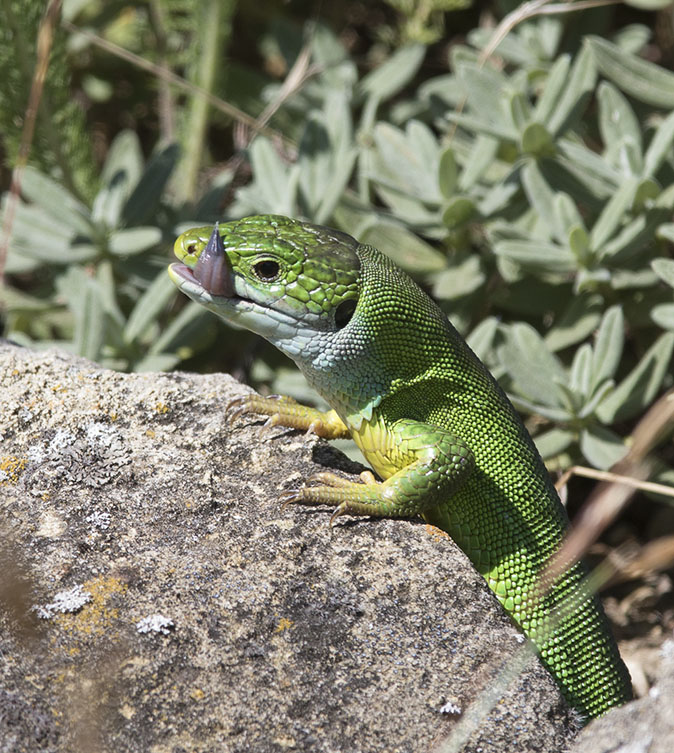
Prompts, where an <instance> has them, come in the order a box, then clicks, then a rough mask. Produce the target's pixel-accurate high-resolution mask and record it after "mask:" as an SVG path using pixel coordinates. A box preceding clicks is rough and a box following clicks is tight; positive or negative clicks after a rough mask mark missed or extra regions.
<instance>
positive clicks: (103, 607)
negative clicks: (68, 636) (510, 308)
mask: <svg viewBox="0 0 674 753" xmlns="http://www.w3.org/2000/svg"><path fill="white" fill-rule="evenodd" d="M127 588H128V586H127V584H126V583H124V582H123V581H121V580H120V579H119V578H113V577H109V578H103V577H100V578H93V579H92V580H88V581H86V583H83V584H82V590H83V591H86V592H87V593H90V594H91V601H90V602H89V603H88V604H85V605H84V606H83V607H82V609H81V610H80V611H79V612H77V613H75V614H61V615H58V616H57V617H55V621H56V622H58V624H59V625H60V626H61V627H63V628H65V629H66V630H70V631H72V632H74V633H78V634H79V635H81V636H92V635H101V634H102V633H104V632H105V631H107V629H108V628H109V626H110V623H111V622H112V621H113V620H116V619H117V618H118V617H119V609H117V607H110V606H108V601H109V600H110V597H111V596H114V595H115V594H122V593H124V592H125V591H126V589H127Z"/></svg>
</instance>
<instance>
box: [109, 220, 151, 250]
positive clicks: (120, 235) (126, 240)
mask: <svg viewBox="0 0 674 753" xmlns="http://www.w3.org/2000/svg"><path fill="white" fill-rule="evenodd" d="M160 241H161V230H160V229H159V228H158V227H130V228H127V229H125V230H116V231H114V232H113V233H112V235H111V236H110V240H109V242H108V249H109V250H110V253H111V254H115V256H131V255H133V254H140V253H142V252H143V251H147V249H148V248H152V247H153V246H156V245H157V244H159V243H160Z"/></svg>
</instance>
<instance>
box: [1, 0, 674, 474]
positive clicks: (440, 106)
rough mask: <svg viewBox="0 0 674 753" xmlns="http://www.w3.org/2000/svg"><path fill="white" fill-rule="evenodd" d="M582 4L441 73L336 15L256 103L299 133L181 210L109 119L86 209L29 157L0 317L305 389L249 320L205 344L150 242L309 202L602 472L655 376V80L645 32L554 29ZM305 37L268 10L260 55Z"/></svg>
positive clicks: (667, 381)
mask: <svg viewBox="0 0 674 753" xmlns="http://www.w3.org/2000/svg"><path fill="white" fill-rule="evenodd" d="M399 5H400V6H401V10H402V11H403V13H407V11H406V10H405V8H402V4H399ZM431 5H433V4H431ZM431 5H428V6H427V7H428V8H430V7H431ZM436 5H437V7H436ZM440 5H442V6H443V7H444V4H439V5H438V4H435V5H433V8H434V9H435V10H437V9H438V8H439V7H440ZM171 7H172V8H173V7H175V8H176V9H177V10H176V15H175V17H174V19H173V20H171V21H170V23H168V26H169V27H170V29H171V32H170V33H171V34H173V35H178V36H180V34H185V35H188V34H189V32H188V31H185V30H181V29H180V28H179V26H180V25H179V24H178V23H176V22H175V19H178V20H179V19H180V18H182V16H181V12H180V8H181V7H182V5H181V4H180V3H179V2H177V0H176V2H175V3H173V4H172V5H171ZM405 7H407V6H405ZM410 8H412V11H413V6H410ZM408 10H409V9H408ZM412 11H410V12H412ZM408 15H409V13H408ZM582 17H583V16H582V14H575V15H573V17H572V18H571V19H570V18H569V16H565V17H563V18H553V17H550V16H543V17H541V18H539V19H534V20H530V21H528V22H526V23H524V24H521V25H520V26H518V27H517V28H516V29H515V30H514V31H512V32H511V33H510V34H509V35H508V36H507V37H506V38H505V39H504V40H503V41H502V42H501V44H500V45H499V47H498V49H497V51H496V60H497V62H493V61H487V62H486V63H484V64H483V63H482V62H481V58H480V54H481V52H482V51H483V49H484V48H485V47H486V45H487V44H488V42H489V40H490V38H491V33H490V32H489V31H488V30H486V29H479V28H478V29H475V30H474V31H472V32H471V33H469V34H468V35H467V40H468V41H467V43H466V44H454V45H453V46H451V48H450V55H449V57H450V65H449V70H448V71H443V72H441V74H440V75H434V76H430V77H429V76H428V75H427V73H426V69H425V67H424V66H425V60H426V56H427V47H426V44H425V42H426V41H427V40H426V39H425V38H422V37H413V36H412V35H409V34H408V35H407V37H406V39H408V40H412V39H414V40H416V41H408V42H406V43H404V44H400V45H399V46H397V47H396V48H395V49H393V50H392V52H391V54H390V55H389V56H388V57H387V59H386V60H385V61H383V62H382V63H381V64H380V65H378V66H376V67H374V68H373V69H371V70H369V71H367V72H363V71H362V70H360V69H359V67H358V65H357V64H356V62H355V60H354V59H352V58H351V56H350V55H349V53H348V51H347V49H346V48H345V47H344V46H343V45H342V43H341V42H340V40H339V39H338V37H337V36H336V35H335V34H334V33H333V32H331V31H330V30H329V29H328V28H327V27H326V26H324V25H321V24H320V23H318V24H315V25H312V26H311V27H310V33H309V35H308V38H309V39H310V40H311V50H310V52H311V63H312V64H313V65H315V66H316V69H317V71H318V72H317V73H315V75H313V76H312V77H311V78H309V79H308V80H307V81H306V82H305V83H304V85H303V86H302V87H301V88H300V89H299V91H297V92H296V93H295V94H294V95H293V96H292V97H290V98H288V99H287V100H284V103H283V105H282V106H281V107H280V108H279V110H278V112H277V114H276V115H275V117H274V119H273V120H272V121H271V126H272V127H273V128H275V129H276V130H277V132H281V133H282V134H283V136H284V137H285V144H286V145H287V144H288V143H290V144H294V147H287V146H283V147H282V146H281V144H282V142H281V140H279V139H277V138H272V137H268V136H257V137H256V138H254V139H253V140H252V141H251V143H250V145H249V146H248V148H247V149H246V152H245V156H246V158H247V165H248V166H249V168H250V178H249V179H247V180H245V181H243V180H241V178H240V176H237V180H236V181H234V182H233V183H234V186H235V188H234V187H233V186H232V185H230V181H231V180H232V178H233V173H232V172H231V171H230V170H221V171H220V172H218V173H217V174H216V177H215V179H214V180H213V181H212V182H211V183H210V184H209V188H208V189H207V190H206V191H205V192H204V196H203V198H202V200H201V202H200V203H199V204H197V205H196V206H192V205H191V204H186V203H185V199H184V198H178V194H176V193H175V192H171V191H170V190H169V191H166V190H164V189H165V187H166V186H167V185H168V184H169V181H170V178H171V173H172V171H173V168H174V166H175V164H176V161H177V158H178V153H177V149H176V148H175V147H169V148H168V149H166V148H165V149H163V150H160V151H158V152H156V153H155V155H154V156H153V157H152V158H151V159H150V161H149V162H148V164H147V165H143V160H142V157H141V155H140V148H139V145H138V142H137V140H135V139H134V137H133V136H131V135H130V134H128V133H123V134H121V135H120V136H119V137H118V138H117V139H116V140H115V142H113V144H112V146H111V147H110V149H109V152H108V156H107V161H106V163H105V165H104V167H103V170H102V174H101V178H100V182H101V186H102V188H101V189H100V191H99V192H98V194H97V195H96V196H95V198H93V200H92V202H91V205H90V206H89V205H86V204H85V203H82V202H81V201H80V200H78V199H76V198H75V197H74V196H72V195H71V194H70V193H69V192H68V191H66V190H64V188H63V186H62V185H60V183H59V182H58V179H56V180H55V179H54V177H46V174H45V172H44V171H43V172H38V171H37V170H30V171H29V172H27V174H26V177H25V181H24V199H25V202H24V203H23V204H22V205H21V207H20V211H19V213H18V216H17V220H16V223H15V229H14V236H13V242H12V247H11V251H10V256H9V260H8V272H10V273H11V274H12V275H13V277H12V280H13V283H14V284H13V285H12V286H10V287H8V288H6V290H5V291H4V293H3V296H4V300H5V304H6V311H7V333H8V335H9V336H10V337H13V338H15V339H18V340H21V341H25V342H45V341H50V342H53V341H57V342H59V343H60V344H63V343H68V347H70V348H71V349H74V350H76V351H77V352H79V353H82V354H84V355H87V356H88V357H92V358H96V359H98V360H101V361H102V362H104V363H106V364H109V365H113V366H115V367H118V368H125V369H139V368H170V367H172V366H174V365H176V364H177V363H179V362H180V360H182V359H185V358H190V357H192V356H194V355H195V354H200V353H201V354H202V356H203V357H204V358H206V359H208V360H207V361H206V365H207V367H209V368H218V367H220V368H222V367H223V365H227V366H229V367H230V368H233V369H234V370H238V371H239V373H240V372H241V371H247V372H248V373H249V374H250V375H252V377H253V378H254V380H256V381H257V383H258V384H259V383H266V384H270V385H271V388H272V389H274V390H275V391H280V392H290V393H292V394H293V395H295V396H296V397H299V398H303V399H307V394H308V393H307V388H306V386H305V385H303V384H302V383H301V382H299V381H298V380H297V379H296V378H294V377H293V378H289V376H288V374H289V372H288V369H287V368H285V367H284V366H282V365H281V366H279V360H278V359H279V356H278V355H277V354H275V353H273V352H271V351H266V350H264V349H260V348H259V344H257V341H255V342H256V345H255V346H254V347H255V348H256V349H258V350H256V357H253V356H252V352H251V348H252V347H253V346H252V345H251V344H250V343H251V342H253V341H252V340H250V339H249V338H248V335H247V334H246V333H237V334H233V333H230V332H228V333H227V335H226V336H225V335H223V336H222V337H223V339H222V341H221V343H220V346H219V347H218V348H211V349H210V350H206V347H207V346H208V345H210V344H211V343H212V342H213V338H214V337H215V336H216V335H215V334H214V324H213V322H212V321H211V319H210V318H208V317H206V318H203V319H202V313H201V312H200V311H198V310H196V309H195V308H194V307H193V306H192V305H187V306H186V307H184V308H182V309H181V310H180V312H179V313H177V316H174V312H173V310H172V309H171V307H172V306H173V305H174V304H173V301H174V297H173V293H172V290H171V288H170V283H168V282H167V280H166V279H165V276H164V271H163V268H164V267H165V265H166V262H167V254H166V253H164V254H163V255H160V254H159V253H158V249H159V248H160V247H163V248H164V250H165V251H166V249H167V248H168V246H169V245H170V243H171V242H172V239H173V237H174V236H175V234H176V233H177V232H178V231H180V230H181V229H182V228H184V227H186V226H188V225H189V224H197V223H204V222H209V221H212V220H214V219H215V218H216V217H221V218H222V217H223V214H224V219H228V218H236V217H240V216H244V215H248V214H255V213H267V212H271V213H281V214H288V215H292V216H300V217H305V218H307V219H309V220H312V221H315V222H318V223H323V224H329V225H334V226H336V227H339V228H340V229H342V230H345V231H347V232H349V233H350V234H351V235H353V236H355V237H357V238H359V239H360V240H361V241H363V242H366V243H372V244H373V245H376V246H378V247H379V248H380V249H381V250H382V251H384V252H385V253H387V254H389V255H390V256H391V257H392V258H394V259H395V261H396V262H397V263H398V264H400V265H401V266H403V267H404V268H405V269H406V270H407V271H409V272H410V274H412V275H414V276H415V277H416V278H417V279H419V280H420V281H421V282H422V283H423V284H425V285H426V286H427V287H428V288H429V289H430V290H431V291H432V293H433V294H434V296H435V297H436V299H437V300H438V301H439V302H440V304H441V306H443V308H444V309H445V310H446V311H447V312H448V313H449V315H450V317H451V318H452V321H453V322H454V323H455V324H456V326H457V327H458V328H459V329H460V330H461V331H462V332H464V333H465V334H468V341H469V343H470V344H471V346H472V347H473V348H474V349H475V350H476V352H477V353H478V354H479V355H480V357H481V358H483V359H484V360H485V361H486V362H487V363H488V365H489V366H490V368H491V369H492V371H493V372H494V373H495V375H496V376H497V377H498V378H499V380H500V381H501V383H502V384H503V386H504V387H505V388H506V390H507V391H508V392H509V394H510V395H511V397H512V398H513V400H514V401H515V403H516V404H517V405H518V407H519V408H520V409H522V410H523V411H524V412H525V413H528V414H532V415H535V416H536V417H537V418H536V420H535V421H534V422H532V429H533V431H534V433H535V435H536V436H535V439H536V441H537V442H538V444H539V447H540V449H541V451H542V453H543V455H544V456H545V457H546V459H547V460H548V462H549V463H550V464H551V465H552V466H566V465H568V464H570V463H572V462H584V463H588V464H591V465H594V466H596V467H599V468H608V467H610V466H611V465H612V464H613V463H615V462H616V461H617V460H618V459H620V458H621V457H622V456H623V455H624V453H625V451H626V448H627V445H628V441H629V435H630V432H631V431H632V429H633V426H634V424H635V422H636V421H637V420H638V419H639V418H640V417H641V416H642V415H643V413H644V412H645V411H646V409H647V408H648V407H649V406H650V405H651V404H652V402H653V401H654V399H655V398H656V397H657V396H658V395H659V394H660V393H661V392H662V391H663V390H664V389H665V388H667V387H670V386H672V375H671V370H670V363H671V356H672V351H673V349H674V301H673V291H672V288H673V287H674V261H673V260H672V259H671V258H670V257H671V255H672V254H671V247H672V246H671V244H672V242H674V222H672V210H673V209H674V188H673V187H672V186H674V149H673V144H674V115H672V113H671V110H672V109H673V105H674V95H673V92H674V74H672V73H671V72H670V71H667V70H665V69H663V68H661V67H659V66H657V65H655V64H653V63H650V62H647V61H645V60H643V59H642V58H641V57H640V56H639V54H638V53H639V50H640V49H641V48H642V47H643V45H644V43H645V42H646V41H647V39H648V34H649V32H648V30H647V29H646V28H645V27H639V26H630V27H625V28H623V29H620V30H619V31H618V33H616V34H615V35H613V37H611V38H610V39H608V38H602V37H599V36H592V35H590V36H586V37H585V38H579V41H578V42H577V44H576V43H573V42H569V39H570V37H569V35H568V34H565V27H564V25H563V24H564V23H569V22H570V23H572V24H574V25H576V26H578V25H579V23H580V27H582V21H581V22H579V19H582ZM430 18H431V16H428V19H430ZM305 32H306V30H305V29H303V28H301V27H300V26H299V25H294V24H292V23H289V22H288V21H287V19H285V18H283V17H281V18H272V19H271V20H270V21H269V25H268V27H267V30H266V31H265V32H264V33H263V34H262V36H261V38H260V40H259V49H260V50H261V51H262V54H267V55H269V56H272V57H273V59H274V61H276V62H277V63H278V61H279V60H282V61H283V65H285V67H286V69H289V68H290V67H291V66H292V64H293V62H294V58H295V56H296V55H297V53H298V51H299V50H300V49H301V48H302V45H303V43H304V41H305V40H306V38H307V36H306V34H305ZM185 39H187V36H186V37H185ZM420 39H421V41H419V40H420ZM574 45H575V46H574ZM435 72H436V73H437V70H435ZM214 86H215V84H214ZM227 91H228V92H230V93H231V99H232V100H233V101H234V102H235V103H238V104H240V105H241V106H246V105H247V104H249V105H250V106H251V107H253V106H255V107H257V108H259V109H261V107H262V104H261V103H266V102H270V101H273V100H274V98H275V97H277V96H278V95H279V93H280V91H281V83H280V82H279V81H277V80H274V79H273V77H271V76H270V75H269V74H265V73H263V72H261V71H259V70H255V71H253V70H252V69H246V66H245V65H244V64H243V63H240V62H237V61H234V63H233V64H232V67H231V69H230V71H229V76H228V79H227ZM253 103H255V104H253ZM257 112H259V110H258V111H257ZM257 112H255V113H254V114H257ZM218 117H219V116H218ZM210 146H211V148H213V147H214V144H211V145H210ZM225 189H229V190H228V192H227V200H226V204H225V206H224V212H223V208H222V206H221V205H220V204H219V202H220V201H221V200H222V197H223V192H224V190H225ZM187 220H189V222H187ZM26 280H28V281H30V285H26V284H25V281H26ZM471 330H472V331H471ZM220 354H224V355H223V356H222V357H220ZM240 354H243V355H240ZM258 354H259V355H258ZM234 358H238V359H239V360H236V361H233V359H234ZM667 460H668V458H666V457H663V458H662V466H661V468H660V470H659V473H660V474H661V475H662V477H663V478H665V477H667V474H668V473H670V474H671V473H672V471H671V470H669V469H668V467H667Z"/></svg>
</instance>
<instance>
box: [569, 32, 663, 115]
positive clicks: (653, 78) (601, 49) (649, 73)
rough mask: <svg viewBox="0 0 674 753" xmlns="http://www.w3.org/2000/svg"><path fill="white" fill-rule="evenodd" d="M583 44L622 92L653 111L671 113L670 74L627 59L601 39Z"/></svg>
mask: <svg viewBox="0 0 674 753" xmlns="http://www.w3.org/2000/svg"><path fill="white" fill-rule="evenodd" d="M583 43H584V47H585V49H587V50H590V51H591V53H592V56H593V58H594V60H595V61H596V63H597V66H598V68H599V70H600V71H601V72H602V73H603V74H604V76H606V78H609V79H611V81H613V82H614V83H615V84H617V86H619V87H620V88H621V89H622V90H623V91H624V92H627V93H628V94H630V95H631V96H632V97H634V98H635V99H638V100H639V101H640V102H645V103H646V104H649V105H653V106H654V107H662V108H663V109H666V110H672V109H674V73H671V72H670V71H668V70H666V69H665V68H662V67H660V66H659V65H655V64H654V63H648V62H647V61H645V60H642V59H641V58H638V57H636V56H635V55H629V54H627V53H625V52H624V50H621V49H620V48H619V47H616V46H615V45H614V44H611V42H608V41H607V40H605V39H602V38H601V37H596V36H588V37H585V39H584V42H583Z"/></svg>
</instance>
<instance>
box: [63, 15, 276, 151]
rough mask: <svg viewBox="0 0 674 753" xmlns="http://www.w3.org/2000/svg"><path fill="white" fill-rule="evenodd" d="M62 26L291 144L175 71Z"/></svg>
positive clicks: (256, 128)
mask: <svg viewBox="0 0 674 753" xmlns="http://www.w3.org/2000/svg"><path fill="white" fill-rule="evenodd" d="M61 24H62V26H63V27H64V28H65V29H67V30H68V31H69V32H71V33H73V34H82V35H83V36H84V37H85V38H86V39H88V40H89V41H90V42H91V43H92V44H93V45H96V46H97V47H100V48H101V49H103V50H105V51H106V52H109V53H110V54H111V55H115V56H116V57H119V58H122V59H123V60H126V61H127V62H129V63H131V64H132V65H135V66H136V67H138V68H142V69H143V70H145V71H148V72H149V73H152V74H154V75H155V76H157V77H158V78H160V79H163V80H165V81H168V82H169V83H171V84H174V85H175V86H177V87H178V88H180V89H182V90H183V91H186V92H189V93H190V94H195V93H196V94H198V95H199V96H201V97H203V98H204V99H205V100H206V101H207V102H208V103H209V104H210V105H212V106H213V107H214V108H215V109H216V110H219V111H220V112H223V113H224V114H225V115H228V116H229V117H230V118H232V119H233V120H236V121H238V122H240V123H245V125H247V126H248V127H249V128H251V129H252V130H253V131H255V132H256V133H264V134H265V135H267V136H270V137H272V136H273V137H275V138H278V139H281V140H283V141H284V142H286V143H289V144H291V142H290V141H289V139H287V138H286V137H285V136H284V135H283V134H281V133H278V132H277V131H274V130H273V129H271V128H267V127H266V126H264V125H260V124H259V122H258V120H257V119H256V118H253V117H252V116H251V115H248V113H245V112H244V111H243V110H239V108H238V107H235V106H234V105H231V104H230V103H229V102H225V101H224V100H222V99H220V98H219V97H216V96H214V95H213V94H211V93H210V92H208V91H206V90H205V89H201V88H200V87H198V86H196V85H195V84H192V83H190V82H189V81H186V80H185V79H184V78H182V77H181V76H178V75H177V74H176V73H173V71H171V70H169V69H168V68H166V67H165V66H161V65H157V64H156V63H152V62H151V61H149V60H146V59H145V58H142V57H140V55H136V54H135V53H133V52H130V51H129V50H126V49H124V47H120V46H119V45H116V44H114V43H113V42H109V41H108V40H107V39H102V38H101V37H99V36H98V35H96V34H93V33H92V32H90V31H87V30H86V29H81V28H79V27H78V26H75V24H72V23H70V21H65V20H64V21H62V22H61Z"/></svg>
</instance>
